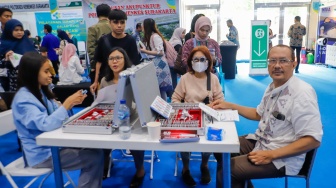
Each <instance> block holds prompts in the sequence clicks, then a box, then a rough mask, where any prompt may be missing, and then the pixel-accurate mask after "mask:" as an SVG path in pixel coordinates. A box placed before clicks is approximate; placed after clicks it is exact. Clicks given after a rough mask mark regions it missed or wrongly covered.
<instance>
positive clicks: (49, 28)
mask: <svg viewBox="0 0 336 188" xmlns="http://www.w3.org/2000/svg"><path fill="white" fill-rule="evenodd" d="M43 28H44V29H46V30H47V31H48V33H51V31H52V27H51V25H49V24H44V26H43Z"/></svg>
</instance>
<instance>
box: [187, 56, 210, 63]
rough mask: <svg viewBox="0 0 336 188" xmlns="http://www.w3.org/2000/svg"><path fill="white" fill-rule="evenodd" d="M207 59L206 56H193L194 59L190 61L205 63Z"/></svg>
mask: <svg viewBox="0 0 336 188" xmlns="http://www.w3.org/2000/svg"><path fill="white" fill-rule="evenodd" d="M206 61H207V58H206V57H200V58H198V57H195V58H194V59H192V60H191V62H193V63H197V62H201V63H205V62H206Z"/></svg>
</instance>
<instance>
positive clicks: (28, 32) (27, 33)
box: [24, 29, 31, 37]
mask: <svg viewBox="0 0 336 188" xmlns="http://www.w3.org/2000/svg"><path fill="white" fill-rule="evenodd" d="M24 34H25V35H26V36H27V37H29V36H30V35H31V33H30V31H29V30H28V29H26V30H24Z"/></svg>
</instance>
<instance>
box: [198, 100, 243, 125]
mask: <svg viewBox="0 0 336 188" xmlns="http://www.w3.org/2000/svg"><path fill="white" fill-rule="evenodd" d="M199 107H200V108H201V109H202V110H203V111H204V112H205V113H207V114H208V115H210V116H212V117H213V118H215V119H216V120H217V121H239V115H238V111H237V110H230V109H228V110H214V109H212V108H210V107H209V106H207V105H205V104H204V103H200V104H199Z"/></svg>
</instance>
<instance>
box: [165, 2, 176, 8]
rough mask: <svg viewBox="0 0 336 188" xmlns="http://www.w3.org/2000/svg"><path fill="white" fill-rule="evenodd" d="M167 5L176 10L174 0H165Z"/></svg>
mask: <svg viewBox="0 0 336 188" xmlns="http://www.w3.org/2000/svg"><path fill="white" fill-rule="evenodd" d="M167 4H168V7H169V8H171V9H174V10H176V5H175V0H167Z"/></svg>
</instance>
